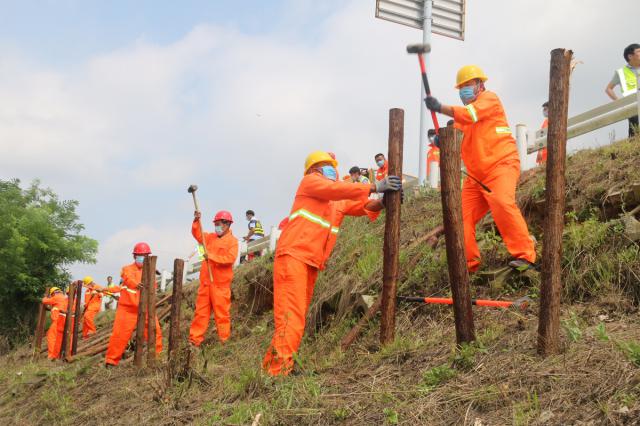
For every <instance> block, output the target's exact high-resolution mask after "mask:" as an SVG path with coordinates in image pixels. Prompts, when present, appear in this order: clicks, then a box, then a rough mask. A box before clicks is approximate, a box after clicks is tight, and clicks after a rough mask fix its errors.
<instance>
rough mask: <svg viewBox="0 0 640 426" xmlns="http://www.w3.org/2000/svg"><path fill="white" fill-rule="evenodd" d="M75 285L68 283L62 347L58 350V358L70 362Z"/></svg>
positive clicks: (74, 283)
mask: <svg viewBox="0 0 640 426" xmlns="http://www.w3.org/2000/svg"><path fill="white" fill-rule="evenodd" d="M76 285H77V282H76V281H74V282H72V283H71V284H69V297H68V299H67V312H66V317H65V319H64V331H63V333H62V349H61V350H60V358H61V359H63V360H65V361H67V362H71V360H72V355H71V343H72V342H71V340H72V339H71V327H72V326H73V309H74V307H75V301H76Z"/></svg>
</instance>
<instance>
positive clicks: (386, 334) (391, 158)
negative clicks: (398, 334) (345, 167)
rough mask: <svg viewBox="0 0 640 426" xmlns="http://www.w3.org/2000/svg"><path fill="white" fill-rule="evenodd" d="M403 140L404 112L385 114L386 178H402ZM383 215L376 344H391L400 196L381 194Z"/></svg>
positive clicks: (398, 245) (394, 328) (398, 266)
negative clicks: (386, 116) (386, 131)
mask: <svg viewBox="0 0 640 426" xmlns="http://www.w3.org/2000/svg"><path fill="white" fill-rule="evenodd" d="M403 139H404V111H403V110H401V109H399V108H394V109H392V110H390V111H389V153H388V157H387V161H388V162H389V169H388V170H389V175H390V176H400V177H402V145H403ZM385 198H386V214H385V230H384V245H383V256H384V258H383V265H382V296H381V299H382V300H381V307H380V309H381V311H382V317H381V320H380V343H382V344H383V345H386V344H389V343H391V342H393V340H394V338H395V330H396V290H397V285H398V275H399V269H400V211H401V207H402V206H401V205H400V202H401V194H400V192H399V191H397V192H389V193H387V194H385Z"/></svg>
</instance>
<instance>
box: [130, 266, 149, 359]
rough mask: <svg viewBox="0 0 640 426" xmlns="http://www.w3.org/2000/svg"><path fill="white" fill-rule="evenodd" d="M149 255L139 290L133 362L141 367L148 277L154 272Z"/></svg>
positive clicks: (143, 267) (143, 269) (143, 268)
mask: <svg viewBox="0 0 640 426" xmlns="http://www.w3.org/2000/svg"><path fill="white" fill-rule="evenodd" d="M149 266H150V265H149V257H148V256H147V257H145V259H144V264H143V266H142V283H141V286H140V290H139V297H140V298H139V299H138V322H137V324H136V351H135V352H134V354H133V364H134V365H135V366H136V367H138V368H140V367H142V356H143V349H144V328H145V327H144V325H145V324H144V323H145V319H146V316H147V292H148V290H149V288H148V286H147V284H146V281H147V280H146V279H145V277H147V276H148V275H149V274H152V273H153V272H152V271H151V268H149Z"/></svg>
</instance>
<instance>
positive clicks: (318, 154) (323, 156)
mask: <svg viewBox="0 0 640 426" xmlns="http://www.w3.org/2000/svg"><path fill="white" fill-rule="evenodd" d="M324 162H328V163H331V164H332V165H333V167H336V168H337V167H338V162H337V161H336V160H335V158H333V157H332V156H331V155H329V153H328V152H326V151H314V152H312V153H311V154H309V155H307V159H306V160H305V161H304V172H305V173H307V172H308V171H309V169H310V168H311V166H313V165H314V164H318V163H324Z"/></svg>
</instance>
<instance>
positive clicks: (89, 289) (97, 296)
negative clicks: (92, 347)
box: [82, 276, 102, 339]
mask: <svg viewBox="0 0 640 426" xmlns="http://www.w3.org/2000/svg"><path fill="white" fill-rule="evenodd" d="M82 283H83V284H84V287H85V293H84V308H83V311H82V312H83V315H82V338H83V339H88V338H89V336H91V335H92V334H95V333H96V324H95V322H94V320H95V317H96V315H98V312H100V308H101V307H102V291H101V290H102V288H101V287H100V286H99V285H98V284H96V283H95V282H93V278H91V277H89V276H86V277H84V279H83V280H82Z"/></svg>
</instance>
